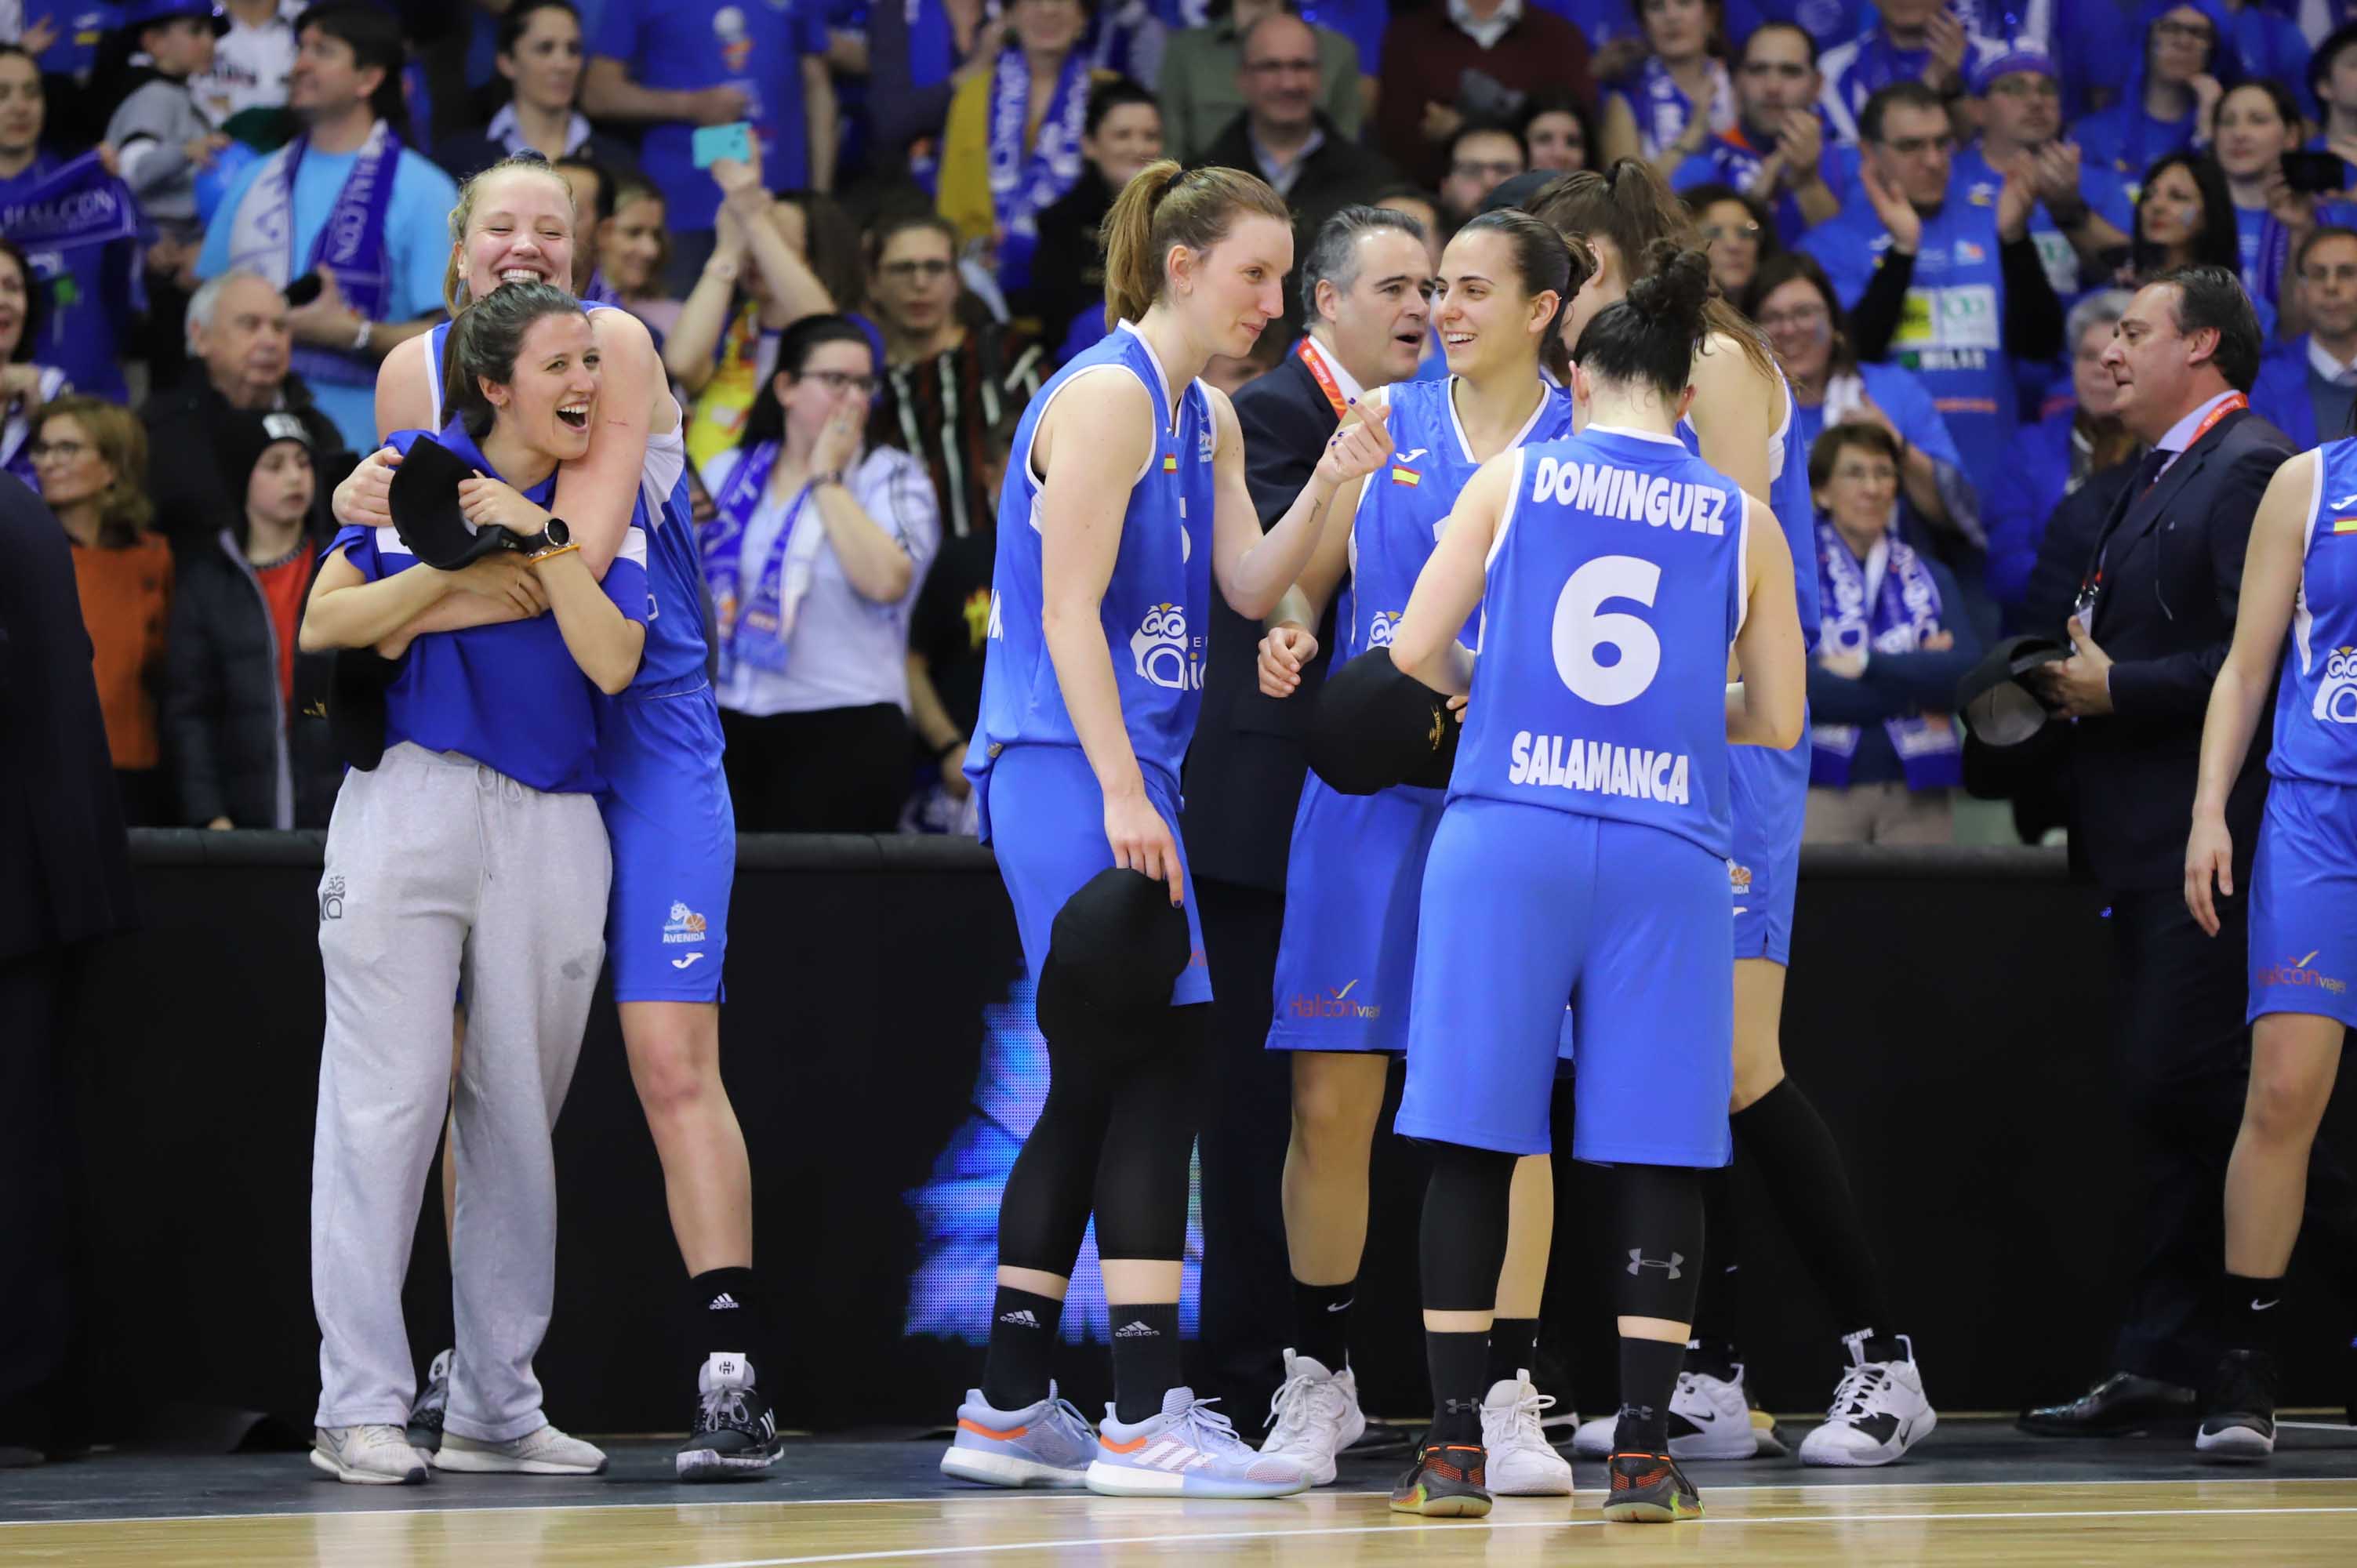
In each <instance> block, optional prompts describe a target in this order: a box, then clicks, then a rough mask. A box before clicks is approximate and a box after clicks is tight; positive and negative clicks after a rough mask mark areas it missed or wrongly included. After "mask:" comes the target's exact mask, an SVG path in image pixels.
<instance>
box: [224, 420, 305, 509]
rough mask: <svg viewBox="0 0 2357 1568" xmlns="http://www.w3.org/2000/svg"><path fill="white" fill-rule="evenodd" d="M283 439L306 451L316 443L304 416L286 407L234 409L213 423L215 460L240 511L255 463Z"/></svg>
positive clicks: (233, 505) (230, 497) (231, 500)
mask: <svg viewBox="0 0 2357 1568" xmlns="http://www.w3.org/2000/svg"><path fill="white" fill-rule="evenodd" d="M281 441H292V442H294V443H295V444H296V445H297V446H301V447H302V448H303V450H305V451H306V452H310V451H313V450H314V449H315V445H316V444H315V443H314V442H313V441H312V439H311V432H310V429H309V427H308V426H307V425H306V424H304V423H303V420H302V416H301V415H299V414H296V413H289V412H287V411H286V410H285V409H283V408H274V409H271V410H270V411H268V412H267V413H247V412H245V411H244V410H242V409H233V410H231V412H230V413H229V414H228V415H227V416H226V417H224V418H222V419H221V420H220V421H219V422H218V423H216V424H214V426H213V460H214V461H215V462H217V463H219V464H220V465H221V479H222V482H223V483H225V484H227V485H228V486H229V499H230V504H231V506H232V507H234V508H235V509H236V510H239V511H243V510H245V487H246V485H247V483H248V482H249V481H251V480H252V479H253V466H254V465H255V464H256V463H259V462H261V461H262V455H263V454H264V452H267V451H269V450H270V449H271V448H272V447H273V446H277V445H278V444H279V443H280V442H281Z"/></svg>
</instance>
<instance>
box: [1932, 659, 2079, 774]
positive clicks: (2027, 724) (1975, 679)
mask: <svg viewBox="0 0 2357 1568" xmlns="http://www.w3.org/2000/svg"><path fill="white" fill-rule="evenodd" d="M2070 657H2071V650H2069V649H2068V648H2065V647H2064V646H2063V645H2062V644H2061V643H2060V642H2057V641H2055V640H2054V639H2052V638H2050V637H2008V638H2007V639H2005V640H2004V641H2003V642H2000V643H1998V644H1997V645H1996V647H1995V648H1992V649H1990V650H1988V652H1987V654H1986V655H1985V656H1984V657H1983V658H1982V660H1981V661H1980V662H1979V663H1978V664H1975V665H1974V666H1973V667H1972V669H1971V671H1968V672H1967V673H1966V674H1965V676H1964V679H1963V680H1961V681H1959V682H1956V712H1957V713H1958V714H1960V715H1962V717H1963V719H1964V728H1965V729H1966V730H1968V731H1970V732H1971V735H1972V737H1973V738H1974V739H1975V740H1976V741H1978V742H1980V743H1981V744H1982V745H1983V746H1996V747H1999V748H2003V747H2006V746H2019V745H2021V744H2022V743H2023V742H2025V741H2028V740H2029V739H2030V738H2032V737H2033V736H2036V735H2037V734H2038V732H2039V731H2040V730H2042V729H2044V728H2045V727H2046V721H2047V719H2048V717H2049V716H2050V714H2051V713H2052V710H2051V709H2050V708H2049V707H2048V706H2047V703H2046V699H2045V698H2044V697H2042V696H2040V694H2039V693H2038V690H2037V688H2035V687H2033V686H2031V685H2029V683H2028V682H2024V681H2023V680H2022V679H2021V677H2022V676H2023V675H2024V674H2026V673H2027V672H2029V671H2032V670H2035V669H2037V668H2038V667H2039V666H2040V665H2041V664H2054V663H2059V662H2060V661H2061V660H2065V659H2068V658H2070Z"/></svg>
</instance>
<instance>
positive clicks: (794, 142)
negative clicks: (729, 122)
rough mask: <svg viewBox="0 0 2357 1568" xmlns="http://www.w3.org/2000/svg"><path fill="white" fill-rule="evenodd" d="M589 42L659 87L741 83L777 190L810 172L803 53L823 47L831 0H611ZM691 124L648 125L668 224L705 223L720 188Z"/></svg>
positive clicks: (652, 175) (648, 147) (688, 227)
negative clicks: (701, 163) (701, 164)
mask: <svg viewBox="0 0 2357 1568" xmlns="http://www.w3.org/2000/svg"><path fill="white" fill-rule="evenodd" d="M589 52H590V53H591V54H593V55H597V56H600V57H603V58H605V59H617V60H619V61H621V62H622V68H623V70H626V71H627V72H629V74H630V80H631V81H635V82H637V83H638V84H639V85H640V87H644V88H648V89H650V90H652V91H662V92H694V91H702V90H703V89H705V88H707V87H737V88H742V89H743V90H744V92H745V95H746V97H747V98H748V100H749V101H750V107H749V108H748V111H747V113H746V118H747V119H748V120H750V121H751V122H752V123H753V131H754V134H757V135H759V137H760V138H761V175H762V178H763V180H764V181H765V182H766V183H767V184H768V186H769V188H770V189H771V190H801V189H803V188H806V187H808V186H809V184H810V182H811V170H810V130H809V126H808V124H807V123H806V121H805V120H804V118H803V108H802V59H803V57H805V56H808V55H823V54H825V53H826V5H825V0H742V3H741V4H737V3H732V0H675V3H673V4H664V3H662V0H606V16H605V21H604V25H603V26H602V27H599V28H598V29H597V35H596V38H595V41H594V42H593V43H592V45H591V47H590V50H589ZM694 136H695V127H694V125H692V124H688V123H687V122H686V121H684V120H665V121H662V122H659V123H657V124H651V125H649V126H648V127H647V136H646V141H645V143H644V144H643V145H641V146H640V153H639V163H640V167H642V168H643V169H645V170H646V174H647V177H648V178H649V179H651V180H652V181H653V182H654V184H655V186H656V188H658V189H660V190H662V193H663V199H664V202H665V204H666V209H667V210H668V212H669V215H670V222H671V226H672V227H673V229H675V230H680V231H702V230H705V229H709V228H711V227H712V225H713V223H714V222H715V220H716V217H717V214H718V213H719V210H720V188H719V187H718V186H716V185H715V184H714V183H713V182H712V174H711V171H710V170H708V169H700V168H697V167H696V166H695V156H694V148H693V142H694Z"/></svg>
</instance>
